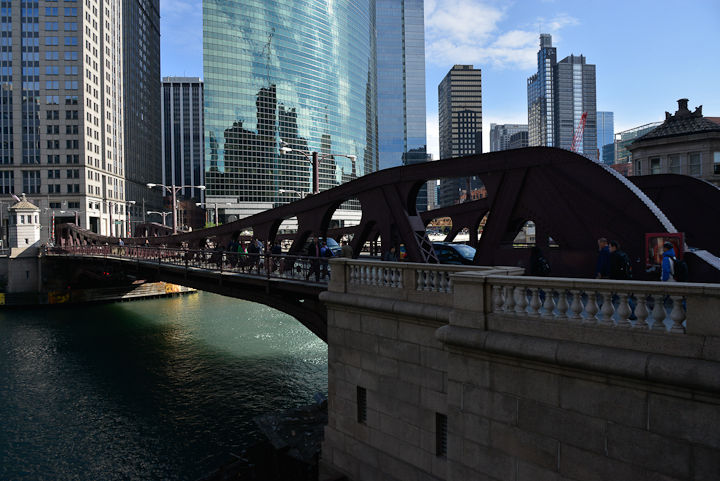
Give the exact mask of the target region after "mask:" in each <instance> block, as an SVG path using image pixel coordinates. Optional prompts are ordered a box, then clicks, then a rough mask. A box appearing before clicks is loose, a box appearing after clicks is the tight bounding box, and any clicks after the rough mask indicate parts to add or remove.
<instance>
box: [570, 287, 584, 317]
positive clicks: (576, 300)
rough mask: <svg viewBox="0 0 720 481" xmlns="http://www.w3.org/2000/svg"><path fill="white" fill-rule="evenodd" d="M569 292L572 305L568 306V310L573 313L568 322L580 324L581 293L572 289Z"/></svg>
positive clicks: (581, 310) (581, 309) (582, 308)
mask: <svg viewBox="0 0 720 481" xmlns="http://www.w3.org/2000/svg"><path fill="white" fill-rule="evenodd" d="M570 292H571V293H572V296H573V299H572V304H570V310H571V311H572V312H573V315H572V317H571V318H570V320H571V321H575V322H582V321H583V316H582V312H583V310H584V307H583V303H582V291H581V290H579V289H573V290H571V291H570Z"/></svg>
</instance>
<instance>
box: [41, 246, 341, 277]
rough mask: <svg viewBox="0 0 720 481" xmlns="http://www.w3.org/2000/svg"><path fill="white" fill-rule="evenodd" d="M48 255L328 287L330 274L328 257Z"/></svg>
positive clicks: (187, 252) (130, 252) (169, 251)
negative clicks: (178, 268) (121, 261)
mask: <svg viewBox="0 0 720 481" xmlns="http://www.w3.org/2000/svg"><path fill="white" fill-rule="evenodd" d="M47 255H50V256H61V257H103V258H109V259H110V258H112V259H128V260H133V261H136V262H138V263H144V264H157V265H158V266H163V265H165V266H175V267H182V268H186V269H202V270H207V271H213V272H219V273H221V274H225V273H229V274H238V275H248V276H254V277H264V278H268V279H270V278H277V279H286V280H294V281H302V282H311V283H314V284H327V283H328V282H329V280H330V275H331V269H330V265H329V262H328V259H327V258H318V257H307V256H299V255H290V254H282V255H276V254H246V253H237V252H229V251H225V250H192V249H181V248H171V247H140V246H118V245H113V246H68V247H48V249H47Z"/></svg>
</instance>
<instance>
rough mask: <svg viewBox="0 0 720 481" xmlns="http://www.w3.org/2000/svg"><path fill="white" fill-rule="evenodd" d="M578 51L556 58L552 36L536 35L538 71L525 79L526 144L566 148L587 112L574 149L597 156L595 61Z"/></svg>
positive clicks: (590, 155) (568, 146)
mask: <svg viewBox="0 0 720 481" xmlns="http://www.w3.org/2000/svg"><path fill="white" fill-rule="evenodd" d="M585 60H586V59H585V57H583V56H582V55H580V56H575V55H570V56H568V57H565V58H564V59H562V60H560V61H558V60H557V49H556V48H555V47H553V46H552V36H551V35H549V34H546V33H543V34H541V35H540V50H539V51H538V72H537V73H536V74H535V75H533V76H532V77H530V78H529V79H528V81H527V96H528V133H529V139H528V140H529V145H530V146H531V147H534V146H546V147H559V148H562V149H568V150H569V149H570V147H571V146H572V142H573V136H574V134H575V129H576V128H577V126H578V124H579V123H580V119H581V117H582V114H583V113H585V112H587V120H586V123H585V129H584V132H583V140H582V142H581V143H580V146H579V149H578V152H579V153H580V154H583V155H585V156H587V157H589V158H592V159H597V158H598V142H597V118H596V93H595V65H590V64H588V63H586V62H585Z"/></svg>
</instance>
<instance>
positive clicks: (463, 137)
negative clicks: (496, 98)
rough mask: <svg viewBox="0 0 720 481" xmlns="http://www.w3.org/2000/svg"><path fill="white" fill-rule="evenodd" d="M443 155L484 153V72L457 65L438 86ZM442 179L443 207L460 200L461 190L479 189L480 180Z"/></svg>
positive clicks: (468, 66) (454, 155) (458, 155)
mask: <svg viewBox="0 0 720 481" xmlns="http://www.w3.org/2000/svg"><path fill="white" fill-rule="evenodd" d="M438 104H439V105H438V117H439V123H440V138H439V141H440V158H441V159H449V158H451V157H460V156H465V155H473V154H481V153H482V72H481V70H480V69H475V68H473V66H472V65H455V66H454V67H453V68H452V69H450V72H448V74H447V75H446V76H445V78H444V79H443V80H442V82H440V85H439V86H438ZM469 181H470V182H468V179H441V181H440V199H438V200H439V203H440V206H441V207H446V206H449V205H453V204H455V203H457V202H459V201H460V191H461V190H462V191H465V190H467V188H468V186H467V184H468V183H470V189H471V190H473V189H476V188H478V186H479V184H478V179H476V178H472V179H469Z"/></svg>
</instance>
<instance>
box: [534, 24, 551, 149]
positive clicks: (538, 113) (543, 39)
mask: <svg viewBox="0 0 720 481" xmlns="http://www.w3.org/2000/svg"><path fill="white" fill-rule="evenodd" d="M537 58H538V72H537V73H536V74H535V75H533V76H532V77H530V78H529V79H528V81H527V96H528V140H529V143H530V146H531V147H538V146H542V147H554V146H555V130H554V129H555V115H554V112H555V111H554V104H555V95H554V88H553V84H554V82H553V76H554V73H555V65H556V64H557V49H556V48H555V47H553V46H552V35H549V34H547V33H543V34H542V35H540V50H539V51H538V54H537Z"/></svg>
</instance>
